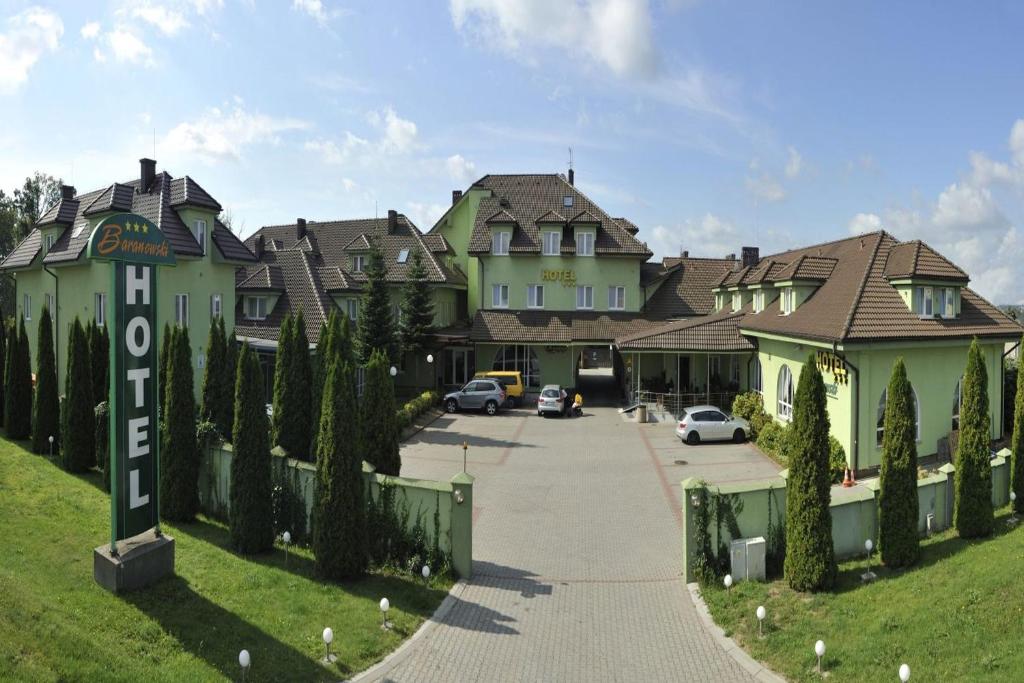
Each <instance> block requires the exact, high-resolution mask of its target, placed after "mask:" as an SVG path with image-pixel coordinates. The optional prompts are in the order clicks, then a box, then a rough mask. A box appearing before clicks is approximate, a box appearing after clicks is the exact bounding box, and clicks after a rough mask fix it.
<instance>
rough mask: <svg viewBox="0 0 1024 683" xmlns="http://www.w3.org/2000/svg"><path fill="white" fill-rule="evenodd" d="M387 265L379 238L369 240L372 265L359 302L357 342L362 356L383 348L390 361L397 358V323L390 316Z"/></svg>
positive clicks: (365, 359)
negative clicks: (378, 242)
mask: <svg viewBox="0 0 1024 683" xmlns="http://www.w3.org/2000/svg"><path fill="white" fill-rule="evenodd" d="M386 278H387V268H386V266H385V265H384V254H383V253H382V252H381V250H380V247H379V245H378V244H377V242H376V240H371V242H370V257H369V265H368V266H367V268H366V288H365V290H364V291H363V298H362V301H361V302H360V304H359V327H358V343H357V346H358V347H359V359H360V362H361V363H363V364H366V363H369V362H370V357H371V356H372V355H373V352H374V351H377V350H381V351H383V352H384V354H385V355H387V357H388V361H389V362H395V361H397V357H398V356H397V348H396V347H397V344H396V340H395V325H394V321H393V319H392V316H391V295H390V294H389V293H388V284H387V279H386Z"/></svg>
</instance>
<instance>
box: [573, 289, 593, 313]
mask: <svg viewBox="0 0 1024 683" xmlns="http://www.w3.org/2000/svg"><path fill="white" fill-rule="evenodd" d="M593 307H594V288H593V287H592V286H590V285H579V286H577V287H576V308H577V309H579V310H581V311H589V310H590V309H592V308H593Z"/></svg>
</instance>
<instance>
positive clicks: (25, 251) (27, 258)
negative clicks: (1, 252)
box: [0, 230, 43, 270]
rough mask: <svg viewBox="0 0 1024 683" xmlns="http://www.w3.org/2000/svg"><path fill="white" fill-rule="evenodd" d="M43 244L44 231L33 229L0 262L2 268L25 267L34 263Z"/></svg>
mask: <svg viewBox="0 0 1024 683" xmlns="http://www.w3.org/2000/svg"><path fill="white" fill-rule="evenodd" d="M42 246H43V233H41V232H39V231H38V230H33V231H32V232H30V233H29V234H28V236H27V237H26V238H25V239H23V240H22V241H21V242H19V243H18V246H16V247H15V248H14V249H13V250H11V253H10V254H8V255H7V258H5V259H4V260H3V263H0V268H2V269H4V270H7V269H10V268H25V267H26V266H29V265H31V264H32V262H33V261H34V260H35V259H36V256H39V252H40V251H41V249H42Z"/></svg>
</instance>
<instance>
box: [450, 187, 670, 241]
mask: <svg viewBox="0 0 1024 683" xmlns="http://www.w3.org/2000/svg"><path fill="white" fill-rule="evenodd" d="M470 189H475V190H488V191H489V192H490V196H486V197H484V198H483V199H481V200H480V205H479V207H478V208H477V213H476V220H475V223H474V226H473V234H472V236H471V238H470V241H469V249H468V251H469V253H470V254H482V253H487V252H489V251H490V249H491V233H490V228H489V227H488V221H489V219H491V218H492V217H493V216H494V215H495V214H498V213H500V212H502V211H505V212H506V213H507V214H509V215H510V216H512V217H513V219H512V220H513V221H514V222H515V224H516V227H515V229H514V230H513V233H512V241H511V244H510V247H509V249H510V251H514V252H520V253H540V250H541V241H540V232H539V231H538V229H537V221H538V219H540V218H542V217H544V216H546V215H548V214H549V213H550V212H552V211H553V212H555V213H557V214H559V215H560V216H566V215H569V214H571V215H572V216H573V217H576V216H579V215H580V214H581V213H585V212H589V214H590V216H591V217H590V218H586V219H585V220H586V221H587V222H596V223H598V229H597V236H596V239H595V243H594V251H595V253H597V254H623V255H630V256H637V257H640V258H649V257H650V256H651V251H650V250H649V249H648V248H647V246H646V245H645V244H643V243H642V242H640V241H639V240H637V239H636V237H634V236H633V235H632V234H631V233H630V232H629V230H627V229H626V228H625V227H623V226H622V225H621V224H620V223H618V222H617V221H616V220H615V219H613V218H611V217H610V216H609V215H608V214H606V213H605V212H604V211H602V210H601V207H599V206H597V204H595V203H594V202H592V201H591V200H590V199H589V198H588V197H587V196H586V195H584V194H583V193H582V192H580V191H579V190H578V189H577V188H576V187H575V186H573V185H570V184H569V183H568V182H566V180H565V178H564V177H562V176H561V175H556V174H545V175H540V174H538V175H487V176H484V177H483V178H481V179H480V180H478V181H476V182H475V183H473V186H472V187H471V188H470ZM565 197H572V206H565V204H564V198H565ZM503 202H504V205H503ZM580 220H584V219H582V218H581V219H580ZM492 222H493V221H492ZM570 222H571V221H570ZM569 241H570V242H571V240H569ZM562 251H563V253H572V251H568V252H567V250H566V248H565V241H564V240H563V248H562Z"/></svg>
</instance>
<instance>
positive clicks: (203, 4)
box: [190, 0, 224, 16]
mask: <svg viewBox="0 0 1024 683" xmlns="http://www.w3.org/2000/svg"><path fill="white" fill-rule="evenodd" d="M190 4H191V5H192V7H193V8H194V9H195V12H196V14H198V15H199V16H205V15H206V13H207V12H210V11H212V10H218V9H221V8H222V7H224V0H190Z"/></svg>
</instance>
